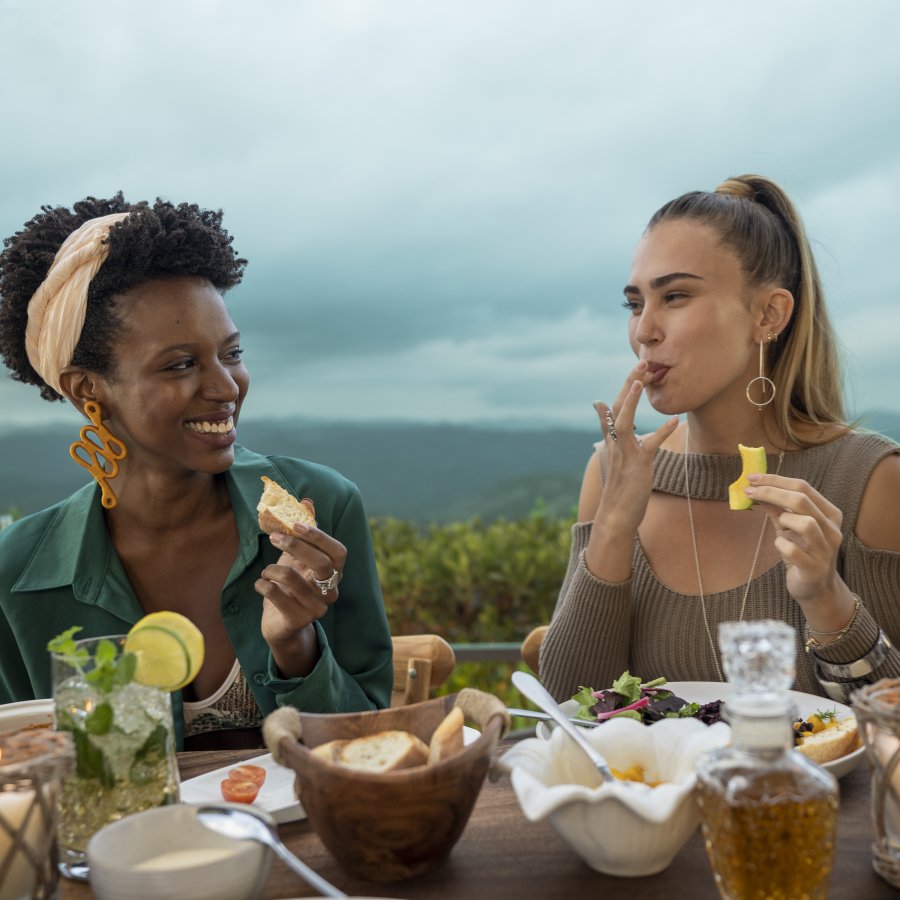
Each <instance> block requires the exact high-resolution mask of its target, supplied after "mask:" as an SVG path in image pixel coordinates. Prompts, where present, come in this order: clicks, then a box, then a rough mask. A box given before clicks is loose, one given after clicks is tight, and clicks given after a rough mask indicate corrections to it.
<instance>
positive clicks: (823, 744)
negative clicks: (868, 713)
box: [797, 716, 859, 765]
mask: <svg viewBox="0 0 900 900" xmlns="http://www.w3.org/2000/svg"><path fill="white" fill-rule="evenodd" d="M858 742H859V734H858V729H857V725H856V718H855V717H854V716H850V717H849V718H847V719H844V721H843V722H841V723H840V724H839V725H836V726H835V727H834V728H826V729H825V730H824V731H818V732H816V733H815V734H809V735H806V736H805V737H804V738H803V740H802V741H801V742H800V744H799V745H798V746H797V749H798V750H799V751H800V752H801V753H802V754H803V755H804V756H806V757H808V758H809V759H811V760H812V761H813V762H817V763H819V765H821V764H822V763H827V762H831V761H832V760H834V759H838V758H839V757H841V756H846V754H848V753H851V752H852V751H854V750H855V749H856V748H857V746H858Z"/></svg>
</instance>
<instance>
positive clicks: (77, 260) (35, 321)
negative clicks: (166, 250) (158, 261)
mask: <svg viewBox="0 0 900 900" xmlns="http://www.w3.org/2000/svg"><path fill="white" fill-rule="evenodd" d="M127 215H128V213H112V215H109V216H99V217H98V218H96V219H88V221H87V222H85V223H84V224H83V225H81V227H80V228H77V229H76V230H75V231H73V232H72V233H71V234H70V235H69V236H68V237H67V238H66V239H65V241H63V245H62V246H61V247H60V248H59V250H57V252H56V256H55V257H54V258H53V263H52V264H51V266H50V271H49V272H47V277H46V278H45V279H44V280H43V281H42V282H41V284H40V286H39V287H38V289H37V290H36V291H35V292H34V295H33V296H32V298H31V300H30V301H29V302H28V324H27V325H26V326H25V351H26V353H27V354H28V361H29V362H30V363H31V365H32V366H34V369H35V371H36V372H37V373H38V375H40V376H41V378H43V379H44V381H46V382H47V384H49V385H50V387H52V388H53V390H55V391H56V392H57V393H59V394H61V393H62V389H61V387H60V383H59V376H60V373H61V372H62V370H63V369H65V368H66V366H68V365H69V363H71V362H72V355H73V354H74V353H75V347H76V346H77V345H78V339H79V338H80V337H81V329H82V328H84V317H85V314H86V313H87V295H88V287H90V284H91V279H92V278H93V277H94V276H95V275H96V274H97V272H98V271H99V270H100V266H102V265H103V263H104V262H105V261H106V257H107V256H108V255H109V244H107V243H105V241H106V237H107V235H108V234H109V229H110V228H112V226H113V225H115V224H116V222H121V221H122V219H124V218H125V217H126V216H127Z"/></svg>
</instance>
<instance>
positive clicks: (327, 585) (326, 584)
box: [312, 569, 341, 596]
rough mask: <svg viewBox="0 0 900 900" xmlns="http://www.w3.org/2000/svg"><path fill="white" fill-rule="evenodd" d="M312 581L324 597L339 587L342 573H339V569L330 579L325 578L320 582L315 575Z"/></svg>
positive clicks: (335, 570)
mask: <svg viewBox="0 0 900 900" xmlns="http://www.w3.org/2000/svg"><path fill="white" fill-rule="evenodd" d="M312 580H313V582H314V583H315V585H316V587H317V588H318V589H319V590H320V591H321V592H322V595H323V596H324V595H325V594H327V593H328V592H329V591H330V590H333V589H334V588H336V587H337V586H338V582H339V581H340V580H341V573H340V572H338V570H337V569H333V570H332V572H331V575H330V576H329V577H328V578H324V579H322V580H321V581H320V580H319V579H318V578H316V576H315V575H313V578H312Z"/></svg>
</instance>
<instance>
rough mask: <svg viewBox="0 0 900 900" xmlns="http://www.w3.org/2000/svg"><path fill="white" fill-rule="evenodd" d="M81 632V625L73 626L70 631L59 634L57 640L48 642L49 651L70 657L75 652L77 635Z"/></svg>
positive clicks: (53, 639)
mask: <svg viewBox="0 0 900 900" xmlns="http://www.w3.org/2000/svg"><path fill="white" fill-rule="evenodd" d="M79 631H81V626H80V625H73V626H72V627H71V628H70V629H68V631H64V632H63V633H62V634H58V635H57V636H56V637H55V638H52V639H51V640H49V641H47V649H48V650H49V651H50V652H51V653H60V654H64V655H66V656H68V655H69V654H71V653H74V652H75V637H74V636H75V635H76V634H78V632H79Z"/></svg>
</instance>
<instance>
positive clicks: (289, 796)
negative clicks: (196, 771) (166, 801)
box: [181, 753, 306, 825]
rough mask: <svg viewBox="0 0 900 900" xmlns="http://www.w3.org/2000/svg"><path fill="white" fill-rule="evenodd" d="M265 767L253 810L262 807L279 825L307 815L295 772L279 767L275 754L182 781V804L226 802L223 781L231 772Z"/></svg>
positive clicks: (223, 767) (267, 754)
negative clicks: (298, 790)
mask: <svg viewBox="0 0 900 900" xmlns="http://www.w3.org/2000/svg"><path fill="white" fill-rule="evenodd" d="M251 764H252V765H254V766H261V767H262V768H263V769H265V770H266V780H265V782H264V783H263V786H262V788H260V791H259V795H258V796H257V798H256V800H255V801H254V802H253V803H251V804H249V805H250V806H251V807H252V809H254V810H256V809H262V810H264V811H265V812H267V813H268V814H269V815H270V816H272V818H273V819H274V820H275V821H276V822H277V823H278V824H279V825H281V824H283V823H284V822H296V821H298V820H300V819H305V818H306V812H305V811H304V809H303V807H302V806H301V805H300V803H299V801H298V800H297V795H296V793H295V792H294V773H293V771H292V770H291V769H286V768H285V767H284V766H279V765H278V763H277V762H275V760H274V759H272V754H271V753H266V754H264V755H262V756H255V757H253V758H252V759H245V760H244V761H243V763H232V764H231V765H230V766H222V768H221V769H214V770H213V771H212V772H206V773H205V774H203V775H197V776H195V777H194V778H189V779H188V780H187V781H182V782H181V802H182V803H192V804H197V803H222V802H223V797H222V782H223V781H224V780H225V779H226V778H227V777H228V773H229V772H230V771H231V770H232V769H234V768H236V767H237V766H238V765H251Z"/></svg>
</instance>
